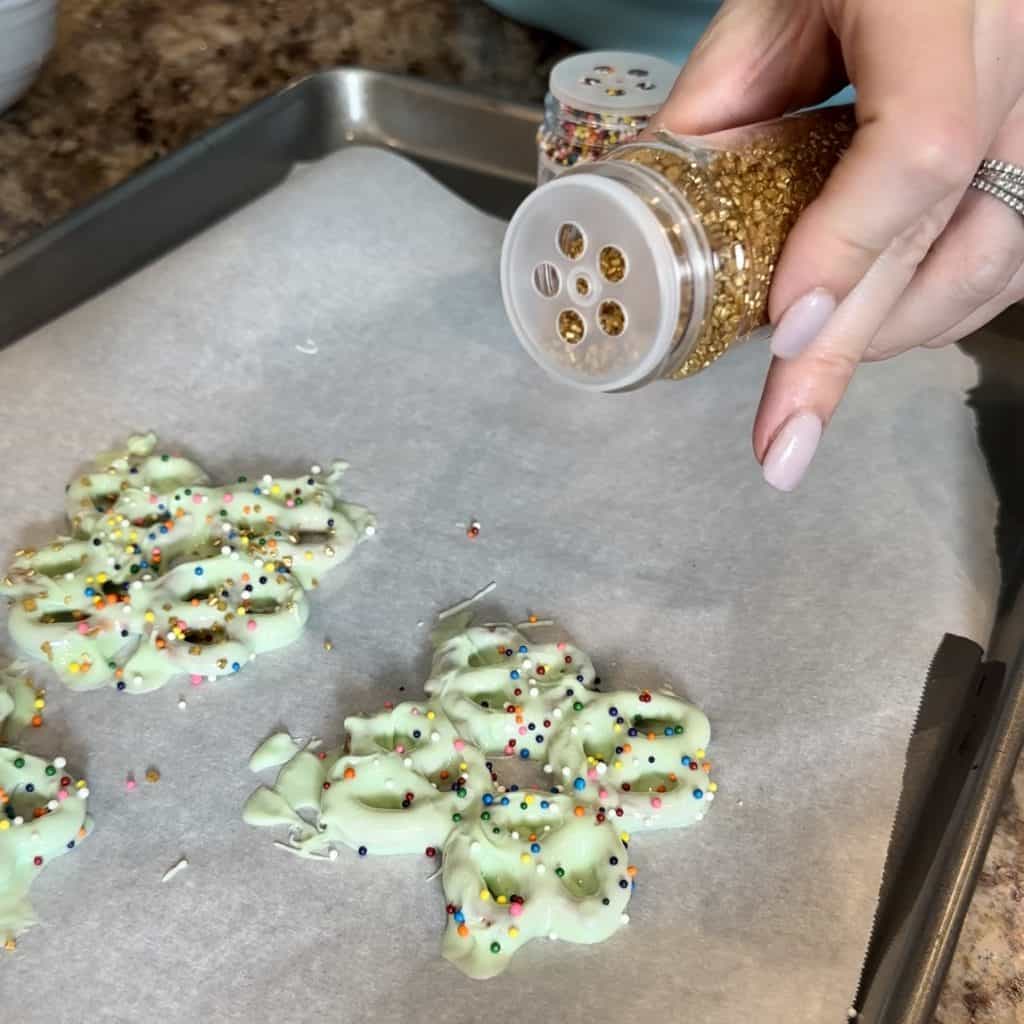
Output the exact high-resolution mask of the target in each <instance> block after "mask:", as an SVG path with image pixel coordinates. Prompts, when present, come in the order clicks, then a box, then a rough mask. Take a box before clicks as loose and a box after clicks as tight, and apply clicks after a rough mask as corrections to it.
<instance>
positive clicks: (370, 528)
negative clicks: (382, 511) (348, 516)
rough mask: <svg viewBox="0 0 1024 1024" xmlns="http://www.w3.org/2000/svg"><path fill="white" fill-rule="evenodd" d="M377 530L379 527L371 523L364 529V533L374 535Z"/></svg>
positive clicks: (368, 535) (369, 535)
mask: <svg viewBox="0 0 1024 1024" xmlns="http://www.w3.org/2000/svg"><path fill="white" fill-rule="evenodd" d="M376 532H377V527H376V526H374V525H373V523H370V524H369V525H368V526H367V527H366V529H365V530H363V533H364V534H366V536H367V537H372V536H373V535H374V534H375V533H376Z"/></svg>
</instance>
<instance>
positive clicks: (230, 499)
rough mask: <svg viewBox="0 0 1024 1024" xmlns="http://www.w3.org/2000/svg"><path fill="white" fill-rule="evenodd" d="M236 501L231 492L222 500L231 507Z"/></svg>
mask: <svg viewBox="0 0 1024 1024" xmlns="http://www.w3.org/2000/svg"><path fill="white" fill-rule="evenodd" d="M234 500H235V496H234V495H233V494H232V493H231V492H230V491H228V492H227V493H226V494H225V495H224V497H223V498H221V501H223V502H224V504H225V505H230V504H231V502H233V501H234Z"/></svg>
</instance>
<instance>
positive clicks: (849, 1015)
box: [846, 1006, 858, 1020]
mask: <svg viewBox="0 0 1024 1024" xmlns="http://www.w3.org/2000/svg"><path fill="white" fill-rule="evenodd" d="M857 1016H858V1014H857V1011H856V1010H855V1009H854V1008H853V1007H852V1006H851V1007H850V1008H849V1009H848V1010H847V1011H846V1019H847V1020H856V1019H857Z"/></svg>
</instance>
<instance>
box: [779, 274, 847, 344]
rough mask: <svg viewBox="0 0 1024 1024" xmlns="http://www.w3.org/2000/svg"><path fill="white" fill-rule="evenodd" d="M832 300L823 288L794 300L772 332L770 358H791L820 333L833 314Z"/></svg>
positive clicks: (834, 304)
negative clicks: (771, 356) (774, 356)
mask: <svg viewBox="0 0 1024 1024" xmlns="http://www.w3.org/2000/svg"><path fill="white" fill-rule="evenodd" d="M835 309H836V300H835V299H834V298H832V296H831V294H829V292H827V291H825V289H824V288H815V289H814V291H813V292H808V293H807V294H806V295H804V296H803V297H802V298H799V299H797V300H796V302H794V303H793V305H792V306H790V307H789V309H787V310H786V312H785V313H783V314H782V319H781V320H780V321H779V322H778V324H777V325H776V327H775V330H774V331H773V332H772V344H771V349H772V355H776V356H778V357H779V358H780V359H792V358H793V357H794V356H798V355H800V353H801V352H803V350H804V349H805V348H807V346H808V345H810V343H811V342H812V341H814V339H815V338H816V337H817V336H818V335H819V334H820V333H821V329H822V328H823V327H824V326H825V324H826V323H827V322H828V318H829V317H830V316H831V315H832V314H833V313H834V312H835Z"/></svg>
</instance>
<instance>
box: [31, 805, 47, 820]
mask: <svg viewBox="0 0 1024 1024" xmlns="http://www.w3.org/2000/svg"><path fill="white" fill-rule="evenodd" d="M45 813H46V808H45V807H36V808H34V809H33V811H32V817H33V818H41V817H42V816H43V815H44V814H45Z"/></svg>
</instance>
